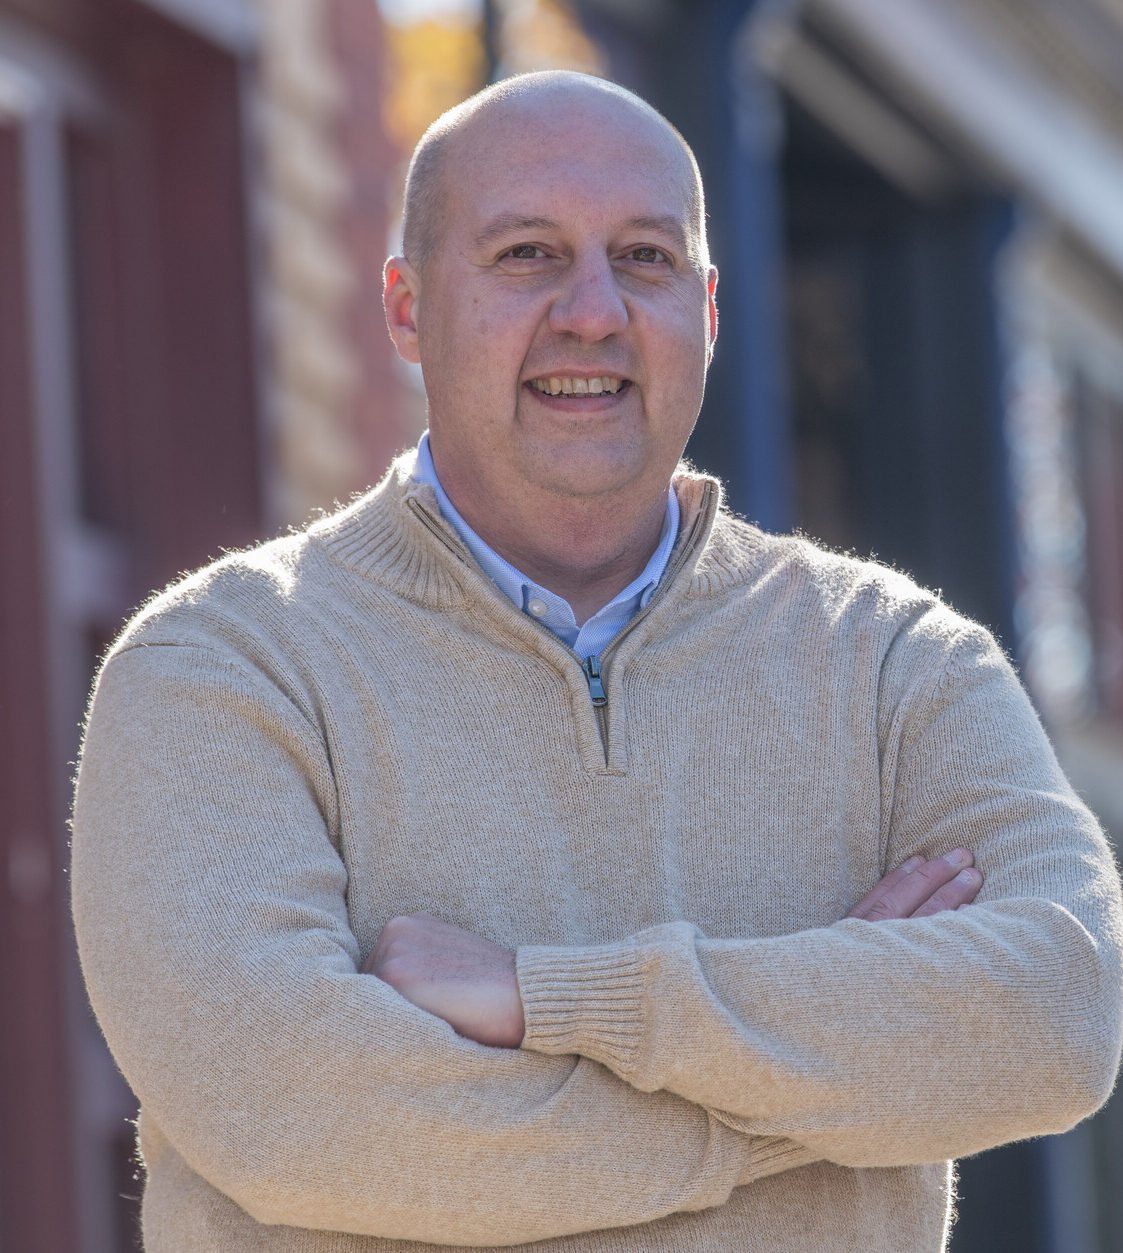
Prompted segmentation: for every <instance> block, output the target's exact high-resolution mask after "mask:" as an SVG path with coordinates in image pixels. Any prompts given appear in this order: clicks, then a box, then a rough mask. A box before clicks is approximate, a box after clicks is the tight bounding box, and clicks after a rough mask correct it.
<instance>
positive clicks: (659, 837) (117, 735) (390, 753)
mask: <svg viewBox="0 0 1123 1253" xmlns="http://www.w3.org/2000/svg"><path fill="white" fill-rule="evenodd" d="M409 465H410V462H409V461H408V460H405V461H403V462H402V463H400V464H399V465H398V466H397V467H396V469H395V471H393V472H392V473H391V475H390V476H389V477H388V479H387V480H386V482H384V483H383V484H382V485H381V487H379V488H378V489H376V490H375V491H374V492H373V493H371V494H370V495H368V496H366V497H365V498H363V499H361V500H359V501H358V502H357V503H356V504H354V505H352V506H351V507H349V508H347V509H345V510H343V511H342V512H341V513H339V514H337V515H335V516H334V517H330V518H328V519H326V520H324V521H322V522H318V523H316V524H315V525H314V526H312V527H311V528H310V529H309V530H308V531H306V532H304V533H301V534H298V535H294V536H290V537H287V538H284V539H281V540H278V541H276V542H274V543H271V544H267V545H265V546H264V547H261V548H259V549H255V550H253V551H251V552H248V553H243V554H237V555H234V556H230V557H227V558H224V559H223V560H222V561H220V562H218V563H217V564H215V565H214V566H211V567H210V568H208V569H206V570H204V571H202V572H201V573H199V574H196V575H194V576H193V577H191V578H189V579H187V580H186V581H184V582H183V583H181V584H179V585H178V586H177V587H174V588H172V589H171V590H170V591H168V592H166V593H165V594H164V595H162V596H160V597H159V598H158V599H156V600H155V601H153V602H152V603H151V604H150V605H149V606H148V607H147V608H146V609H145V610H144V611H143V612H142V613H141V614H140V615H139V617H138V618H137V619H136V620H135V621H134V622H133V623H132V624H131V625H130V626H129V627H128V629H127V630H126V631H125V633H124V635H123V636H122V638H121V640H120V641H119V642H118V644H117V645H116V647H115V648H114V649H113V651H112V653H111V655H110V657H109V659H108V661H107V663H106V665H105V668H104V670H103V671H102V674H101V676H100V678H99V680H98V684H97V688H96V694H95V699H94V702H93V707H92V712H91V716H90V722H89V727H88V730H87V735H86V740H85V746H84V751H83V755H82V762H81V770H80V777H79V788H78V797H77V802H76V809H75V827H74V866H73V874H74V910H75V917H76V920H77V927H78V935H79V940H80V946H81V954H82V962H83V968H84V971H85V975H86V978H87V981H88V985H89V990H90V996H91V999H92V1001H93V1004H94V1007H95V1009H96V1011H97V1014H98V1016H99V1018H100V1020H101V1022H102V1025H103V1027H104V1030H105V1033H106V1036H107V1038H108V1040H109V1043H110V1046H111V1047H112V1049H113V1051H114V1053H115V1055H116V1057H117V1059H118V1061H119V1063H120V1065H121V1068H122V1070H123V1071H124V1073H125V1075H126V1076H127V1078H128V1080H129V1082H130V1083H131V1084H132V1085H133V1087H134V1089H135V1090H136V1092H137V1094H138V1096H139V1098H140V1101H141V1104H142V1118H141V1142H142V1148H143V1152H144V1158H145V1163H146V1166H147V1170H148V1184H147V1190H146V1194H145V1203H144V1229H145V1240H146V1248H147V1249H148V1250H149V1253H185V1251H196V1250H197V1251H200V1253H202V1251H207V1253H240V1251H242V1250H262V1251H268V1253H279V1251H281V1250H284V1251H285V1253H329V1251H330V1253H391V1251H397V1253H404V1251H405V1250H410V1249H416V1248H419V1247H420V1246H418V1245H417V1244H415V1243H414V1242H416V1241H428V1242H435V1243H438V1244H446V1245H460V1246H485V1247H493V1248H494V1247H499V1246H510V1245H517V1244H521V1243H524V1242H530V1241H545V1243H544V1244H541V1245H535V1248H536V1249H537V1250H539V1253H546V1251H549V1253H554V1251H555V1250H556V1251H557V1253H563V1251H564V1253H593V1251H594V1250H595V1251H598V1253H623V1251H626V1250H627V1251H639V1250H644V1251H647V1250H676V1251H682V1253H686V1251H698V1253H701V1251H702V1250H734V1249H735V1250H757V1251H759V1253H784V1251H792V1253H795V1251H797V1250H798V1251H799V1253H809V1251H813V1253H830V1251H832V1250H847V1251H852V1250H862V1251H863V1253H872V1251H876V1250H886V1251H889V1250H892V1251H893V1253H901V1251H902V1250H906V1249H907V1250H908V1251H909V1253H921V1251H929V1250H932V1251H934V1250H938V1249H940V1248H941V1247H942V1246H943V1243H944V1240H945V1229H946V1225H947V1219H948V1203H949V1178H950V1172H949V1168H948V1166H947V1159H949V1158H951V1157H954V1156H956V1155H959V1154H965V1153H973V1152H976V1151H978V1150H980V1149H984V1148H987V1147H989V1146H991V1145H994V1144H998V1143H1000V1142H1002V1141H1006V1140H1010V1139H1013V1138H1016V1137H1020V1136H1026V1135H1031V1134H1038V1133H1042V1132H1052V1131H1059V1130H1062V1129H1064V1128H1066V1127H1068V1126H1070V1125H1071V1124H1072V1123H1074V1122H1075V1121H1077V1120H1078V1119H1080V1118H1082V1117H1084V1116H1085V1115H1086V1114H1088V1113H1089V1112H1090V1111H1091V1110H1093V1109H1094V1108H1095V1107H1096V1106H1097V1105H1098V1104H1099V1103H1100V1102H1101V1101H1102V1100H1103V1099H1104V1097H1105V1096H1106V1094H1107V1092H1108V1089H1109V1087H1110V1085H1111V1082H1112V1078H1113V1075H1114V1071H1115V1067H1116V1064H1117V1061H1118V1054H1119V1045H1120V992H1121V977H1120V939H1121V930H1123V926H1121V920H1120V919H1121V915H1120V904H1119V888H1118V880H1117V875H1116V871H1115V868H1114V865H1113V863H1112V859H1111V856H1110V854H1109V851H1108V848H1107V846H1106V844H1105V842H1104V839H1103V837H1102V835H1101V833H1100V831H1099V830H1098V828H1097V826H1096V824H1095V822H1094V821H1093V819H1092V818H1091V816H1090V815H1089V814H1088V812H1087V811H1086V810H1085V809H1084V808H1083V806H1082V805H1081V804H1080V803H1079V801H1078V800H1077V799H1076V798H1075V796H1074V795H1073V793H1072V791H1071V790H1070V789H1069V787H1068V785H1067V784H1066V782H1065V780H1064V779H1063V777H1062V776H1061V773H1060V771H1059V770H1058V768H1057V765H1056V762H1055V761H1054V758H1053V755H1052V753H1051V751H1050V749H1049V747H1048V745H1047V743H1046V741H1045V739H1044V737H1043V734H1042V732H1041V729H1040V727H1039V725H1038V722H1037V720H1036V718H1035V716H1034V715H1033V713H1032V712H1031V710H1030V707H1029V704H1028V702H1027V701H1026V698H1025V696H1024V694H1023V693H1022V691H1021V689H1020V687H1019V686H1018V684H1017V682H1016V680H1015V678H1014V677H1013V675H1012V673H1011V671H1010V669H1009V667H1008V665H1007V664H1006V662H1005V660H1004V659H1003V657H1002V655H1001V653H1000V652H999V650H998V649H997V648H996V647H995V645H994V643H993V642H992V640H991V639H990V638H989V636H988V635H987V634H986V633H985V632H984V631H983V630H982V629H980V628H979V627H977V626H975V625H973V624H971V623H969V622H967V621H965V620H964V619H962V618H960V617H958V616H957V615H956V614H954V613H953V612H951V611H950V610H949V609H948V608H947V607H946V606H944V605H943V604H941V603H940V602H939V601H938V600H936V599H935V598H933V597H932V596H931V595H929V594H927V593H925V592H923V591H920V590H918V589H917V588H916V587H915V586H914V585H913V584H912V583H910V582H909V581H908V580H906V579H905V578H903V577H901V576H899V575H896V574H894V573H892V572H890V571H888V570H885V569H883V568H881V567H878V566H874V565H870V564H863V563H860V562H856V561H852V560H849V559H846V558H843V557H839V556H835V555H832V554H828V553H825V552H822V551H820V550H818V549H817V548H815V547H814V546H812V545H810V544H808V543H806V542H803V541H801V540H798V539H791V538H777V537H774V536H769V535H764V534H761V533H760V532H758V531H756V530H755V529H753V528H752V527H749V526H746V525H744V524H742V523H740V522H737V521H735V520H734V519H732V518H730V517H728V516H727V515H724V514H722V513H720V512H719V511H718V510H717V500H716V498H717V491H716V487H715V485H713V484H712V483H711V482H709V481H707V480H702V479H699V478H694V477H690V476H683V477H681V478H680V479H679V480H678V490H679V496H680V501H681V503H682V506H683V526H682V533H681V535H680V539H679V543H678V546H677V548H676V550H675V553H674V554H673V556H672V559H671V565H670V566H669V568H668V571H667V574H666V576H665V578H664V580H663V584H662V585H661V588H660V590H659V592H658V593H657V594H656V596H655V597H654V598H653V600H652V601H651V604H650V606H649V607H648V609H647V610H646V611H644V612H643V613H642V614H641V615H640V617H639V618H638V619H636V620H635V621H634V622H633V624H632V625H631V626H630V627H629V628H628V629H627V630H626V631H625V632H623V633H622V634H621V635H620V636H618V637H617V640H616V641H614V643H613V644H612V645H611V646H610V647H609V648H608V649H607V650H606V651H605V654H604V670H605V673H606V687H607V692H608V704H607V706H605V707H604V710H603V711H600V712H599V713H598V711H596V710H594V708H593V706H592V704H591V702H590V696H589V691H588V688H587V686H586V682H585V679H584V677H583V675H582V671H581V668H580V664H579V662H578V659H577V658H576V657H575V655H574V654H573V653H572V652H570V651H569V650H568V649H567V648H566V647H565V646H564V645H562V644H561V643H559V641H558V640H557V639H556V638H554V637H553V636H552V635H550V634H549V633H548V632H546V631H545V630H544V629H543V628H542V627H540V626H539V625H538V624H537V623H536V622H534V621H532V620H530V619H529V618H528V617H527V616H526V615H523V614H520V613H518V612H517V611H516V610H515V609H514V608H513V606H512V605H511V604H510V603H509V602H508V601H507V600H506V599H505V598H503V597H502V596H501V595H500V594H499V593H498V592H497V591H496V589H495V588H494V587H493V586H492V585H491V584H490V583H489V582H488V581H487V580H486V579H485V578H484V577H483V576H482V575H481V574H480V572H479V571H478V569H477V568H476V567H475V566H474V564H473V563H472V562H471V560H470V558H469V557H468V556H467V553H466V552H465V551H464V550H463V548H462V547H461V545H460V543H459V541H458V540H457V539H456V538H455V537H454V536H453V534H452V532H451V531H450V530H448V528H447V527H446V526H445V525H444V523H443V522H442V521H441V520H440V517H439V514H438V512H437V510H436V505H435V502H434V500H433V498H432V494H431V492H430V491H429V490H428V489H423V488H418V487H417V486H416V485H414V484H412V483H411V481H410V480H409V477H408V471H409ZM959 844H966V845H969V846H970V847H972V848H973V849H974V850H975V852H976V855H977V861H978V864H979V866H980V867H981V869H982V870H983V872H984V874H985V876H986V884H985V887H984V889H983V892H982V894H981V896H980V899H979V901H978V902H977V903H976V904H975V905H973V906H970V907H968V908H965V909H962V910H960V911H958V912H956V913H945V914H943V915H940V916H937V917H933V918H926V919H912V920H905V921H898V922H889V923H869V922H864V921H859V920H855V919H848V920H845V921H839V920H840V919H842V918H843V915H844V914H845V913H846V912H847V910H848V909H849V907H850V906H851V905H852V904H853V903H854V902H855V901H856V900H857V899H858V898H859V897H861V896H862V895H863V894H864V893H865V892H866V891H867V890H868V889H869V888H870V887H871V886H872V885H873V883H874V882H875V881H876V880H877V879H878V878H879V876H880V875H881V874H882V873H883V871H885V870H886V869H887V868H888V867H891V866H893V865H894V864H896V863H899V862H900V861H902V860H904V859H905V858H906V857H908V856H909V855H910V854H913V853H916V852H921V853H924V854H927V855H933V854H936V853H939V852H940V851H944V850H947V849H950V848H952V847H955V846H956V845H959ZM419 909H427V910H430V911H431V912H433V913H435V914H437V915H439V916H441V917H442V918H445V919H448V920H450V921H452V922H455V923H458V924H460V925H463V926H467V927H471V928H473V929H475V930H477V931H480V932H482V933H483V934H485V935H487V936H489V937H490V938H492V939H493V940H496V941H498V942H499V943H502V944H505V945H509V946H511V947H518V950H519V978H520V986H521V990H522V994H523V998H524V1002H525V1007H526V1015H527V1024H528V1027H527V1035H526V1041H525V1044H524V1046H523V1048H522V1049H520V1050H514V1051H506V1050H499V1049H489V1048H486V1047H483V1046H481V1045H477V1044H475V1043H473V1042H471V1041H468V1040H464V1039H462V1038H460V1037H458V1036H457V1035H455V1034H454V1033H453V1031H452V1030H451V1029H450V1028H449V1027H447V1026H446V1025H445V1024H444V1023H443V1022H442V1021H440V1020H439V1019H437V1018H435V1017H432V1016H431V1015H429V1014H426V1013H425V1012H423V1011H422V1010H419V1009H417V1008H415V1007H414V1006H412V1005H410V1004H408V1003H407V1002H405V1001H404V1000H402V999H401V998H400V997H399V996H398V995H397V994H396V993H395V992H393V991H392V990H391V989H390V988H389V987H388V986H387V985H386V984H384V983H382V982H380V981H379V980H378V979H375V978H373V977H371V976H368V975H363V974H359V973H357V968H358V966H359V964H360V963H361V962H362V960H363V958H364V957H365V955H366V954H367V953H368V951H369V950H370V948H371V947H372V945H373V943H374V941H375V938H376V936H377V935H378V933H379V930H380V928H381V927H382V925H383V924H384V923H385V922H386V920H387V919H388V918H390V917H391V916H393V915H395V914H400V913H406V912H410V911H413V910H419Z"/></svg>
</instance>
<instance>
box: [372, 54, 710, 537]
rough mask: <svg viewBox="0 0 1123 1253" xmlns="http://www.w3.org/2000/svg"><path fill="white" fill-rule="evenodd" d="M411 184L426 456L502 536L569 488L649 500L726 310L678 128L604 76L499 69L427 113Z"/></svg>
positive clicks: (409, 270)
mask: <svg viewBox="0 0 1123 1253" xmlns="http://www.w3.org/2000/svg"><path fill="white" fill-rule="evenodd" d="M407 201H408V203H407V215H406V217H407V220H406V226H405V236H406V239H405V249H404V251H405V255H404V256H402V257H392V258H391V259H390V260H389V261H388V262H387V268H386V291H385V302H386V311H387V320H388V323H389V327H390V333H391V335H392V337H393V339H394V342H395V344H396V345H397V348H398V351H399V353H400V354H401V355H402V356H403V357H404V358H405V359H406V360H408V361H416V362H420V364H421V367H422V373H423V376H424V379H425V390H426V394H427V397H428V401H429V427H430V441H431V447H432V451H433V458H434V461H435V463H436V466H437V471H438V473H439V474H440V477H441V481H442V483H443V485H444V486H445V489H446V490H447V491H448V493H449V495H450V497H451V498H452V500H453V503H454V504H455V505H456V506H457V508H458V509H459V510H460V512H461V513H462V514H463V515H464V517H465V518H466V519H467V521H468V522H469V524H470V525H472V526H473V527H474V528H475V529H476V530H477V531H479V532H480V533H481V534H482V535H483V536H484V538H485V539H487V540H488V541H489V542H491V543H492V544H493V546H495V547H497V548H499V550H500V551H501V552H502V551H504V544H503V541H504V539H505V535H506V532H508V531H511V530H512V528H514V529H515V530H518V529H519V528H522V529H523V530H525V527H526V525H527V522H528V519H530V518H541V517H546V516H548V515H549V513H550V511H551V508H553V509H556V508H557V507H558V506H559V504H560V503H561V502H565V501H574V500H578V499H580V500H583V501H586V502H590V501H599V502H602V503H609V504H611V505H612V506H613V508H614V510H615V512H616V514H618V515H619V516H620V518H621V519H622V523H621V524H622V525H626V524H627V518H628V516H629V515H632V514H637V513H647V514H650V513H651V511H652V510H654V509H656V508H657V506H658V501H659V499H660V497H661V495H662V494H663V493H664V492H665V489H666V485H667V482H668V480H669V478H670V475H671V473H672V471H673V469H674V467H675V465H676V463H677V461H678V458H679V457H680V456H681V453H682V449H683V446H684V445H685V442H686V439H687V437H688V435H689V433H690V430H691V428H692V427H693V424H694V421H695V419H696V418H697V415H698V410H699V407H700V405H701V400H702V389H703V385H704V380H705V374H706V369H707V367H708V364H709V359H710V353H711V350H712V345H713V339H714V336H715V334H716V326H717V322H716V319H717V314H716V308H715V306H714V303H713V290H714V285H715V283H716V278H717V276H716V272H715V271H714V270H713V269H712V267H710V265H709V258H708V255H707V250H706V239H705V225H704V213H703V207H702V191H701V184H700V181H699V179H698V172H697V166H696V165H695V163H694V159H693V157H692V156H691V154H690V151H689V149H688V148H687V147H686V145H685V143H684V142H683V140H682V138H681V136H680V135H679V134H678V132H677V131H675V130H674V129H673V128H672V127H671V126H670V125H669V124H668V123H667V122H666V121H665V120H664V119H663V118H662V117H661V116H660V115H659V114H658V113H657V112H655V110H654V109H652V108H650V106H648V105H646V104H645V103H644V102H643V101H641V100H639V99H638V98H637V97H635V96H633V95H632V94H631V93H629V92H626V91H624V90H622V89H621V88H619V87H616V86H614V85H612V84H610V83H606V82H604V81H603V80H600V79H594V78H589V77H587V76H585V75H580V74H569V73H549V74H535V75H527V76H524V77H520V78H515V79H512V80H507V81H506V82H503V83H500V84H497V85H496V86H494V87H491V88H488V89H487V90H486V91H485V92H483V93H481V94H480V95H479V96H475V97H473V98H472V99H471V100H468V101H466V102H465V103H464V104H463V105H460V106H458V108H457V109H455V110H453V111H452V112H451V113H450V114H447V115H445V117H443V118H441V119H440V120H439V121H438V122H437V123H435V124H434V126H433V127H432V128H431V129H430V131H429V132H428V133H427V135H426V137H425V138H424V139H423V140H422V143H421V145H420V146H419V149H418V153H417V155H416V156H415V158H414V162H413V165H412V167H411V173H410V179H409V191H408V196H407ZM507 547H508V549H510V547H511V545H510V544H508V545H507Z"/></svg>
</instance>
